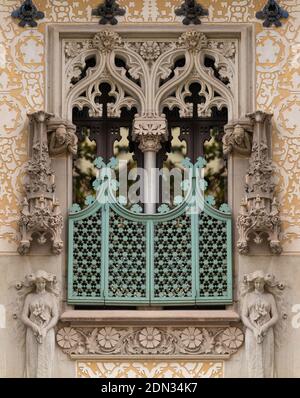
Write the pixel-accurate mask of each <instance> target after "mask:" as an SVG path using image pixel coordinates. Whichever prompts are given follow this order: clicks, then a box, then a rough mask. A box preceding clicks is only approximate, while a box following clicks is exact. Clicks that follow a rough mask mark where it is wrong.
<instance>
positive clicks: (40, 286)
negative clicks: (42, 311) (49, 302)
mask: <svg viewBox="0 0 300 398" xmlns="http://www.w3.org/2000/svg"><path fill="white" fill-rule="evenodd" d="M46 283H47V282H46V280H45V279H44V278H37V279H36V281H35V285H36V291H37V292H38V293H41V292H43V291H44V290H45V289H46Z"/></svg>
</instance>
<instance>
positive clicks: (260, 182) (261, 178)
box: [237, 111, 282, 254]
mask: <svg viewBox="0 0 300 398" xmlns="http://www.w3.org/2000/svg"><path fill="white" fill-rule="evenodd" d="M248 117H249V118H250V119H251V121H252V122H253V123H254V131H253V145H252V153H251V158H250V162H249V163H250V165H249V169H248V172H247V175H246V186H245V191H246V192H245V197H244V199H243V202H242V204H241V210H240V214H239V217H238V222H237V225H238V230H239V235H240V236H239V241H238V250H239V252H240V253H241V254H247V253H248V252H249V243H250V240H251V239H252V238H253V241H254V243H256V244H261V243H262V242H263V241H264V239H267V240H268V242H269V246H270V249H271V252H272V253H273V254H280V253H281V251H282V248H281V244H280V237H279V236H280V216H279V209H278V203H277V200H276V198H275V184H274V180H273V171H274V166H273V164H272V160H271V146H270V143H271V119H272V115H270V114H267V113H263V112H260V111H257V112H255V113H253V114H250V115H248Z"/></svg>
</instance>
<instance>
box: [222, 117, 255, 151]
mask: <svg viewBox="0 0 300 398" xmlns="http://www.w3.org/2000/svg"><path fill="white" fill-rule="evenodd" d="M224 130H225V135H224V137H223V152H224V154H225V155H229V154H231V153H236V154H239V155H244V156H250V154H251V151H252V134H253V123H252V122H251V121H250V120H249V119H241V120H237V121H233V122H231V123H228V124H227V125H226V126H225V128H224Z"/></svg>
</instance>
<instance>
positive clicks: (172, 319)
mask: <svg viewBox="0 0 300 398" xmlns="http://www.w3.org/2000/svg"><path fill="white" fill-rule="evenodd" d="M60 321H61V322H67V323H69V324H72V325H74V326H81V325H84V326H88V325H89V324H90V325H93V326H97V325H99V326H100V325H120V326H122V325H126V326H129V325H130V326H134V325H136V326H140V325H156V326H164V325H165V326H174V325H176V326H177V325H178V326H179V325H193V326H196V325H205V326H210V325H211V326H226V325H230V324H232V323H237V322H239V321H240V316H239V314H238V313H237V312H235V311H233V310H211V311H209V310H208V311H204V310H199V311H182V310H172V311H168V310H164V311H159V310H148V311H145V310H140V311H130V310H128V311H125V310H113V311H97V310H73V311H66V312H64V313H63V314H62V315H61V317H60Z"/></svg>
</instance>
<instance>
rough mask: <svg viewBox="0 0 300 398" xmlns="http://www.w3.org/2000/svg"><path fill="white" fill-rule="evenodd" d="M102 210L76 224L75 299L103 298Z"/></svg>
mask: <svg viewBox="0 0 300 398" xmlns="http://www.w3.org/2000/svg"><path fill="white" fill-rule="evenodd" d="M101 218H102V216H101V210H99V211H98V212H97V213H95V214H94V215H91V216H89V217H88V218H86V219H84V220H79V221H76V222H74V229H73V234H74V235H73V294H72V296H73V297H100V296H101Z"/></svg>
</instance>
